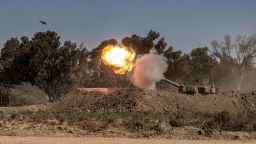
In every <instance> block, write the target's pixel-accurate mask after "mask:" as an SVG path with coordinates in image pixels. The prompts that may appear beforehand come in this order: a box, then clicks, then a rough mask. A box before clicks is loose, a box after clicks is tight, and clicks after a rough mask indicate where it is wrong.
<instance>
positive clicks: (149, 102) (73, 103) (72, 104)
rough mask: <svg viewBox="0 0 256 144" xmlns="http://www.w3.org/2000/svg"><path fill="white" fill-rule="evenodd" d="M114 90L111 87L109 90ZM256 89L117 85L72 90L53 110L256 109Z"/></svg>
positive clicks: (177, 110)
mask: <svg viewBox="0 0 256 144" xmlns="http://www.w3.org/2000/svg"><path fill="white" fill-rule="evenodd" d="M109 91H111V90H109ZM254 94H255V92H248V93H242V94H241V93H239V92H225V93H220V94H218V95H215V94H214V95H200V96H198V95H197V96H194V95H186V94H181V93H177V92H167V91H148V90H142V89H115V90H113V91H111V92H109V93H105V92H102V91H99V90H95V91H81V90H77V91H74V92H71V93H69V94H68V95H67V96H66V97H64V98H63V99H62V100H60V101H59V102H57V103H55V104H54V105H53V107H52V108H53V110H54V111H56V110H57V111H68V112H72V111H80V112H82V111H97V110H100V111H156V112H184V113H200V112H203V113H216V112H221V111H228V112H230V113H241V112H242V113H244V112H255V107H256V95H254Z"/></svg>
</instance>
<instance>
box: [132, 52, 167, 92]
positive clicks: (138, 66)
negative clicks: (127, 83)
mask: <svg viewBox="0 0 256 144" xmlns="http://www.w3.org/2000/svg"><path fill="white" fill-rule="evenodd" d="M167 68H168V64H167V59H166V58H165V57H164V56H163V55H159V54H157V52H156V50H155V49H151V50H150V52H149V53H148V54H144V55H142V56H139V57H137V60H136V62H135V68H134V70H133V74H132V78H133V84H134V85H135V86H137V87H139V88H144V89H150V90H153V89H155V88H156V82H159V81H160V80H161V79H163V78H164V73H165V72H166V70H167Z"/></svg>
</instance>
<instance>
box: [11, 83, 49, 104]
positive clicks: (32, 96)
mask: <svg viewBox="0 0 256 144" xmlns="http://www.w3.org/2000/svg"><path fill="white" fill-rule="evenodd" d="M9 95H10V96H9V97H10V100H9V105H11V106H21V105H33V104H43V103H46V102H48V99H47V95H46V94H45V93H44V92H43V91H42V90H40V89H39V88H38V87H36V86H32V85H31V84H30V83H22V84H20V85H15V86H13V87H12V88H11V89H10V93H9Z"/></svg>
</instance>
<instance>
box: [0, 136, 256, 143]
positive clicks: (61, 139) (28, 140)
mask: <svg viewBox="0 0 256 144" xmlns="http://www.w3.org/2000/svg"><path fill="white" fill-rule="evenodd" d="M85 143H89V144H255V143H256V141H221V140H167V139H130V138H85V137H15V136H0V144H85Z"/></svg>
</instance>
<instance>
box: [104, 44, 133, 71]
mask: <svg viewBox="0 0 256 144" xmlns="http://www.w3.org/2000/svg"><path fill="white" fill-rule="evenodd" d="M135 56H136V53H135V51H134V50H133V49H131V48H128V47H125V46H119V45H118V46H114V45H108V46H106V47H105V48H104V49H103V50H102V54H101V59H102V61H103V63H104V64H105V65H108V66H111V67H113V69H114V72H115V73H116V74H124V73H125V72H127V71H131V70H132V67H133V64H132V61H133V60H134V58H135Z"/></svg>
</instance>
